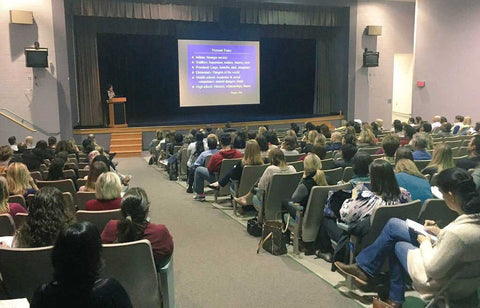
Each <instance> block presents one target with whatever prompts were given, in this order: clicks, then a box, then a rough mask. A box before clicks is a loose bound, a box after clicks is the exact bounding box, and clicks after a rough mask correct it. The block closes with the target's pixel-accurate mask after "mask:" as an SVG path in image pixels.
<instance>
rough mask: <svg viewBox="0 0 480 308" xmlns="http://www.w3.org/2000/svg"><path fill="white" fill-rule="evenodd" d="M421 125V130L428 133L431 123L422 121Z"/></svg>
mask: <svg viewBox="0 0 480 308" xmlns="http://www.w3.org/2000/svg"><path fill="white" fill-rule="evenodd" d="M422 127H423V131H424V132H426V133H430V132H431V131H432V124H430V123H428V122H423V124H422Z"/></svg>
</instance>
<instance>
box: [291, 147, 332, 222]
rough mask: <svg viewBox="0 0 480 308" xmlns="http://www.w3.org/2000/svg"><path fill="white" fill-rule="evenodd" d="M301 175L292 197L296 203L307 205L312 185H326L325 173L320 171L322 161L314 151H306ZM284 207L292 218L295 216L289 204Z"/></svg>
mask: <svg viewBox="0 0 480 308" xmlns="http://www.w3.org/2000/svg"><path fill="white" fill-rule="evenodd" d="M303 169H304V171H303V177H302V180H301V181H300V183H299V184H298V186H297V189H295V192H294V193H293V195H292V199H291V200H290V201H293V202H294V203H295V204H296V205H300V206H303V207H304V208H305V207H306V206H307V202H308V198H309V197H310V192H311V191H312V188H313V187H314V186H328V183H327V179H326V178H325V173H324V172H323V171H322V161H321V160H320V158H319V157H318V156H317V155H316V154H314V153H308V154H307V156H306V157H305V159H304V160H303ZM284 208H285V209H286V210H287V211H288V212H289V213H290V216H292V217H293V218H295V217H296V211H295V210H294V209H292V208H291V207H289V206H285V204H284Z"/></svg>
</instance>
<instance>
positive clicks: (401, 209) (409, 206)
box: [361, 200, 422, 247]
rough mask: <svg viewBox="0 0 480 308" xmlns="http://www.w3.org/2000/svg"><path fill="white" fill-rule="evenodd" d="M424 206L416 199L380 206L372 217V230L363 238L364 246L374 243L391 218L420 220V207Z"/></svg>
mask: <svg viewBox="0 0 480 308" xmlns="http://www.w3.org/2000/svg"><path fill="white" fill-rule="evenodd" d="M421 208H422V202H420V200H415V201H412V202H408V203H403V204H398V205H388V206H380V207H378V208H377V209H376V211H375V213H374V214H373V217H371V219H370V221H371V226H370V230H369V232H368V233H367V235H365V236H364V237H363V238H362V243H361V246H362V247H367V246H369V245H370V244H372V243H373V242H374V241H375V240H376V239H377V237H378V236H379V235H380V233H381V232H382V230H383V227H384V226H385V225H386V224H387V222H388V221H389V220H390V218H399V219H403V220H406V219H410V220H413V221H417V220H418V215H419V213H420V209H421Z"/></svg>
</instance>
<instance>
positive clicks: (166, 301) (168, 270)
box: [157, 256, 175, 307]
mask: <svg viewBox="0 0 480 308" xmlns="http://www.w3.org/2000/svg"><path fill="white" fill-rule="evenodd" d="M157 274H158V279H159V280H160V281H159V284H160V292H161V293H160V294H161V295H162V304H163V305H162V307H175V290H174V289H175V288H174V287H175V282H174V279H173V256H172V258H171V259H170V262H168V263H167V264H166V265H165V266H164V267H162V268H161V269H160V270H159V271H158V273H157Z"/></svg>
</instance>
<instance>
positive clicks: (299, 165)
mask: <svg viewBox="0 0 480 308" xmlns="http://www.w3.org/2000/svg"><path fill="white" fill-rule="evenodd" d="M288 164H289V165H292V166H293V167H294V168H295V170H297V172H300V171H302V172H303V161H292V162H289V163H288Z"/></svg>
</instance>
